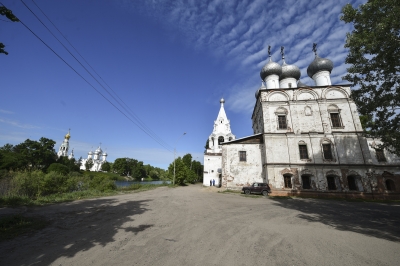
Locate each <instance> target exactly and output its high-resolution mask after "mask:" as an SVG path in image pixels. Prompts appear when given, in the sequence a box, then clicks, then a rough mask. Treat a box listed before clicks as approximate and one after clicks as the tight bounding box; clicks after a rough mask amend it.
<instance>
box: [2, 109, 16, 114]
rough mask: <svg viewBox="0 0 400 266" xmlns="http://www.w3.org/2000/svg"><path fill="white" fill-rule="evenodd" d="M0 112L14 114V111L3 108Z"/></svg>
mask: <svg viewBox="0 0 400 266" xmlns="http://www.w3.org/2000/svg"><path fill="white" fill-rule="evenodd" d="M0 113H3V114H14V112H12V111H8V110H3V109H0Z"/></svg>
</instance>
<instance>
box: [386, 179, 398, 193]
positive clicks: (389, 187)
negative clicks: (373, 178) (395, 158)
mask: <svg viewBox="0 0 400 266" xmlns="http://www.w3.org/2000/svg"><path fill="white" fill-rule="evenodd" d="M385 184H386V189H387V190H389V191H396V186H395V185H394V181H393V180H392V179H386V181H385Z"/></svg>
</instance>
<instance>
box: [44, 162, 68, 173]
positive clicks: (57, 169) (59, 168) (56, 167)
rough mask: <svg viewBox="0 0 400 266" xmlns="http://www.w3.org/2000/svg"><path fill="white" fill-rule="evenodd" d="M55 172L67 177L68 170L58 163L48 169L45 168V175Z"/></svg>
mask: <svg viewBox="0 0 400 266" xmlns="http://www.w3.org/2000/svg"><path fill="white" fill-rule="evenodd" d="M50 172H57V173H60V174H63V175H67V174H68V173H69V169H68V167H67V166H66V165H63V164H60V163H52V164H50V166H49V168H47V173H50Z"/></svg>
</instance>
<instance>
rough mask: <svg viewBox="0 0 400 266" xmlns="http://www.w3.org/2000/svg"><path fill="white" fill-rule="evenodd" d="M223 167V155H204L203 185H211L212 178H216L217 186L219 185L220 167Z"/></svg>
mask: <svg viewBox="0 0 400 266" xmlns="http://www.w3.org/2000/svg"><path fill="white" fill-rule="evenodd" d="M221 167H222V156H221V155H206V154H205V155H204V173H203V185H204V186H210V180H213V179H215V186H218V185H219V173H218V169H220V168H221Z"/></svg>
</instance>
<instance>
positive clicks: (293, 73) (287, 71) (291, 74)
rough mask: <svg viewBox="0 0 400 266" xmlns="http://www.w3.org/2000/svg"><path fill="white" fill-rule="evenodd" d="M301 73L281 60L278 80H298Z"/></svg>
mask: <svg viewBox="0 0 400 266" xmlns="http://www.w3.org/2000/svg"><path fill="white" fill-rule="evenodd" d="M300 76H301V73H300V69H299V68H298V67H297V66H295V65H288V64H286V62H285V60H283V64H282V74H281V75H280V76H279V80H282V79H286V78H295V79H296V80H298V79H300Z"/></svg>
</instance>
